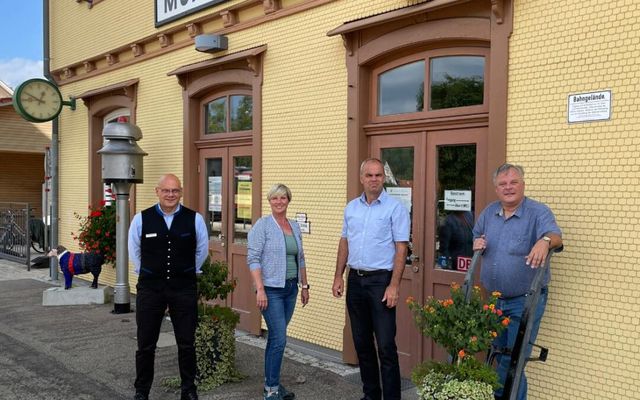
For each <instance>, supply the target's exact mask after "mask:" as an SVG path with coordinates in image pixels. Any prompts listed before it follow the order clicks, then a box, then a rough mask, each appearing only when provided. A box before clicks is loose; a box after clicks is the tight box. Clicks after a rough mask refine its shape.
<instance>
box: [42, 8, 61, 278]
mask: <svg viewBox="0 0 640 400" xmlns="http://www.w3.org/2000/svg"><path fill="white" fill-rule="evenodd" d="M42 15H43V21H42V22H43V23H42V34H43V47H44V49H43V50H44V51H43V66H42V68H43V73H44V76H45V78H47V79H48V80H50V81H51V82H55V81H54V79H53V77H52V76H51V64H50V59H49V50H50V46H49V45H50V43H49V0H42ZM59 147H60V146H59V141H58V118H56V119H54V120H53V121H52V122H51V172H50V173H51V177H50V179H51V217H50V220H51V241H50V243H51V248H52V249H55V248H56V247H57V246H58V182H59V179H58V154H60V153H59V151H60V149H59ZM49 275H50V276H51V280H52V281H57V280H58V259H57V258H56V257H51V258H50V260H49Z"/></svg>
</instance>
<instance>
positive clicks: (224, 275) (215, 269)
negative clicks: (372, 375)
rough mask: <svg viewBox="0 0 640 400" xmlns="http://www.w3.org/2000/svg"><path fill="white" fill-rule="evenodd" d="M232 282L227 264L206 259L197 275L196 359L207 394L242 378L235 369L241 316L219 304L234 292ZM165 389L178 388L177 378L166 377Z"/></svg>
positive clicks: (198, 380)
mask: <svg viewBox="0 0 640 400" xmlns="http://www.w3.org/2000/svg"><path fill="white" fill-rule="evenodd" d="M235 287H236V282H235V280H233V281H230V280H229V269H228V266H227V263H225V262H222V261H213V262H212V261H211V257H207V259H206V260H205V262H204V264H203V265H202V269H201V273H200V274H199V275H198V326H197V327H196V341H195V346H196V358H197V368H198V370H197V375H196V384H197V386H198V390H200V391H204V392H206V391H208V390H211V389H213V388H215V387H218V386H220V385H222V384H224V383H226V382H236V381H238V380H240V379H242V375H241V374H240V373H239V372H238V370H237V369H236V365H235V361H236V339H235V327H236V325H237V324H238V322H239V321H240V316H239V315H238V314H237V313H236V312H235V311H233V310H232V309H231V308H230V307H227V306H225V305H223V304H221V302H223V301H224V300H226V298H227V296H228V295H229V294H231V293H232V292H233V290H234V289H235ZM162 384H163V385H164V386H167V387H170V388H174V389H177V388H180V378H179V377H171V378H165V379H164V380H163V381H162Z"/></svg>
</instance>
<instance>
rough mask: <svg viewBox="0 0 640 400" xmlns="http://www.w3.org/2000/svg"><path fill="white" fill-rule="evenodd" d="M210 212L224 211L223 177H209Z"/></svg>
mask: <svg viewBox="0 0 640 400" xmlns="http://www.w3.org/2000/svg"><path fill="white" fill-rule="evenodd" d="M209 211H213V212H220V211H222V177H221V176H210V177H209Z"/></svg>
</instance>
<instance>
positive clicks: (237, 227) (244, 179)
mask: <svg viewBox="0 0 640 400" xmlns="http://www.w3.org/2000/svg"><path fill="white" fill-rule="evenodd" d="M233 174H234V177H233V178H234V185H233V188H234V193H233V196H234V207H233V214H234V215H233V221H234V223H233V243H236V244H244V245H246V244H247V236H248V234H249V230H251V226H252V225H251V194H252V190H251V188H252V182H253V178H252V160H251V156H239V157H233Z"/></svg>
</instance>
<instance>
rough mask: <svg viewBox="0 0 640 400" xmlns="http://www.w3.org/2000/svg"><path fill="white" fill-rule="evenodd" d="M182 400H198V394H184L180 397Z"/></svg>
mask: <svg viewBox="0 0 640 400" xmlns="http://www.w3.org/2000/svg"><path fill="white" fill-rule="evenodd" d="M180 400H198V393H196V392H183V393H182V395H181V396H180Z"/></svg>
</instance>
